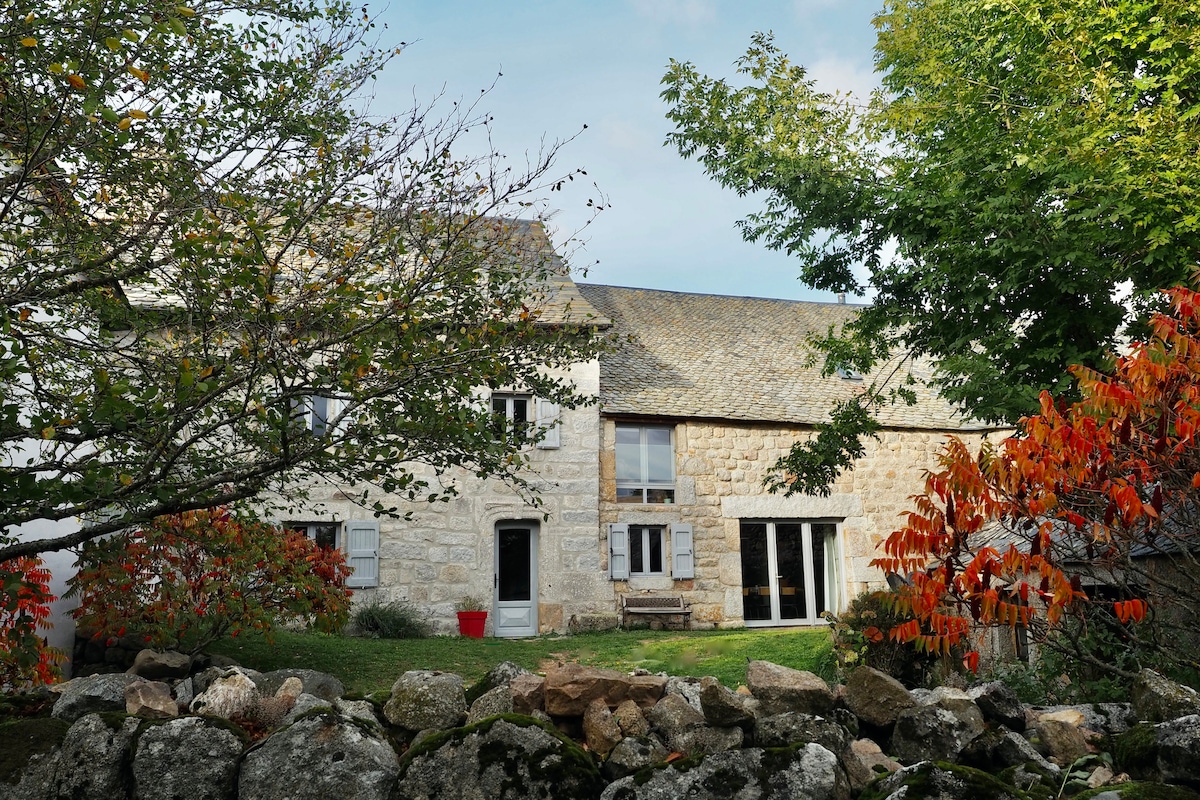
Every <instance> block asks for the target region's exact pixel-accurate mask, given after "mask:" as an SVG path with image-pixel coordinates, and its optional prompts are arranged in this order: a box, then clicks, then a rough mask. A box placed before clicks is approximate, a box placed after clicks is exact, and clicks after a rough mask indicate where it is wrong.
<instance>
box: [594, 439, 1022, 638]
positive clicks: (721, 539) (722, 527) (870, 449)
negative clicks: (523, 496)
mask: <svg viewBox="0 0 1200 800" xmlns="http://www.w3.org/2000/svg"><path fill="white" fill-rule="evenodd" d="M674 431H675V469H676V482H675V502H674V504H671V505H633V504H624V503H621V504H618V503H617V502H616V501H615V499H616V477H615V439H616V423H615V421H614V420H613V419H605V420H604V421H603V431H602V441H601V448H600V452H601V459H600V522H601V525H600V539H601V542H600V553H601V560H602V561H603V562H604V566H605V571H606V572H607V562H608V525H607V523H612V522H622V523H628V524H632V525H669V524H671V523H673V522H682V523H691V524H692V526H693V537H694V549H695V578H694V579H685V580H675V579H672V578H671V577H634V578H631V579H630V580H628V581H617V582H615V589H616V591H617V593H618V594H620V593H624V592H640V591H645V590H650V591H654V592H671V593H682V594H683V595H684V597H685V599H686V600H688V601H689V602H690V603H691V605H692V624H693V627H705V626H709V627H736V626H740V625H743V624H744V619H743V616H742V576H741V569H742V567H741V554H740V548H741V538H740V521H741V520H743V519H756V520H808V519H836V520H841V524H842V541H841V552H842V556H843V559H844V561H843V569H842V572H841V574H842V577H843V579H844V587H843V596H844V597H846V598H850V597H853V596H854V595H856V594H858V593H860V592H862V591H866V590H869V589H877V588H880V587H882V586H883V585H884V576H883V575H882V574H881V573H880V572H879V571H878V570H876V569H874V568H872V567H871V566H870V564H869V562H870V561H871V559H872V558H874V557H875V554H876V546H877V545H878V544H879V543H880V542H882V541H883V540H884V538H886V536H887V535H888V534H889V533H891V531H892V530H893V529H894V528H895V527H896V526H897V523H898V521H899V518H900V514H901V513H902V512H904V511H906V510H908V508H909V505H908V500H907V498H908V497H909V496H911V495H912V494H914V493H916V492H918V491H919V490H920V489H921V488H922V487H923V485H924V484H923V480H924V477H923V473H924V471H925V470H927V469H932V468H934V467H936V456H937V453H938V450H939V448H940V447H941V444H942V443H943V442H944V441H945V439H946V434H945V433H942V432H938V431H922V430H885V431H882V432H881V433H880V435H879V440H878V441H874V440H869V441H868V442H866V450H867V453H866V455H865V456H864V457H863V458H862V459H860V460H859V462H858V463H857V464H856V466H855V467H854V469H853V470H852V471H850V472H848V473H846V474H843V475H842V476H841V477H840V478H839V479H838V481H837V482H836V483H835V484H834V486H833V489H832V492H831V494H830V496H829V497H808V496H794V497H790V498H785V497H783V496H781V495H772V494H770V493H768V492H767V491H766V489H764V488H763V478H764V477H766V475H767V472H768V471H769V469H770V467H771V465H772V464H774V463H775V462H776V460H778V459H779V458H780V457H781V456H783V455H784V454H785V453H786V452H787V451H788V450H789V449H790V448H791V446H792V443H793V442H795V441H798V440H800V439H803V438H805V437H807V436H810V435H812V433H811V430H810V429H803V428H799V427H786V426H780V425H769V424H753V423H734V422H726V421H688V422H680V423H677V424H675V425H674ZM998 435H1003V434H996V433H992V434H991V436H992V437H993V438H994V437H996V436H998ZM963 438H965V439H966V440H967V441H968V443H969V445H970V447H971V448H972V449H974V448H976V447H977V446H978V443H979V442H980V440H981V438H982V435H981V434H978V433H974V434H965V435H964V436H963ZM668 538H669V537H668ZM669 546H670V545H669V542H668V547H669ZM667 563H670V560H669V556H668V560H667Z"/></svg>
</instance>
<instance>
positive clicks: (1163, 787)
mask: <svg viewBox="0 0 1200 800" xmlns="http://www.w3.org/2000/svg"><path fill="white" fill-rule="evenodd" d="M1197 798H1200V794H1197V793H1196V792H1193V791H1192V790H1191V789H1185V788H1184V787H1182V786H1170V785H1168V784H1165V783H1123V784H1119V785H1117V786H1102V787H1100V788H1098V789H1088V790H1087V791H1086V792H1081V793H1080V794H1077V795H1075V796H1074V797H1073V798H1072V800H1196V799H1197Z"/></svg>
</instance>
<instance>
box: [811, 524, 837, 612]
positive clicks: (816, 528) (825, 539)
mask: <svg viewBox="0 0 1200 800" xmlns="http://www.w3.org/2000/svg"><path fill="white" fill-rule="evenodd" d="M836 535H837V526H836V525H834V524H832V523H829V522H814V523H813V524H812V552H813V588H814V589H815V597H816V603H817V607H816V610H815V611H814V613H813V616H814V617H819V616H821V614H822V613H824V612H826V611H836V610H837V597H836V583H837V580H838V578H837V559H836V556H835V553H836V551H835V549H834V537H835V536H836Z"/></svg>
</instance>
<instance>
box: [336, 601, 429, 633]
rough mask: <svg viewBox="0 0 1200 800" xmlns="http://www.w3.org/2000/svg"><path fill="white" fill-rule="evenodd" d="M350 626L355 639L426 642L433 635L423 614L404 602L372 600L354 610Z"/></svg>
mask: <svg viewBox="0 0 1200 800" xmlns="http://www.w3.org/2000/svg"><path fill="white" fill-rule="evenodd" d="M350 622H351V630H352V632H353V633H354V634H355V635H357V636H365V637H368V638H371V639H424V638H426V637H427V636H430V635H431V634H432V633H433V629H432V628H431V626H430V625H429V621H428V620H427V619H425V616H424V615H423V614H422V613H421V611H420V610H419V609H417V607H416V606H414V605H413V604H412V603H408V602H405V601H403V600H393V601H391V602H389V603H385V602H382V601H381V600H378V599H372V600H370V601H369V602H366V603H363V604H362V605H360V606H357V607H355V609H354V611H353V613H352V614H351V618H350Z"/></svg>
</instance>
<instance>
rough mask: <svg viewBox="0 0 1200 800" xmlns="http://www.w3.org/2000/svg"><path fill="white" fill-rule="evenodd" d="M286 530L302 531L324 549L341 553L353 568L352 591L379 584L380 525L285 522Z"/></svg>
mask: <svg viewBox="0 0 1200 800" xmlns="http://www.w3.org/2000/svg"><path fill="white" fill-rule="evenodd" d="M283 527H284V528H286V529H288V530H292V531H298V532H299V533H302V534H304V535H305V536H307V537H308V538H309V539H312V540H313V541H314V542H316V543H317V544H318V545H319V546H320V547H328V548H334V549H338V550H341V551H342V552H343V553H344V554H345V556H346V565H347V566H348V567H350V569H351V574H350V577H349V578H347V579H346V585H347V586H349V587H350V588H352V589H368V588H371V587H373V586H378V585H379V522H378V520H350V521H348V522H344V523H343V522H285V523H283Z"/></svg>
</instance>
